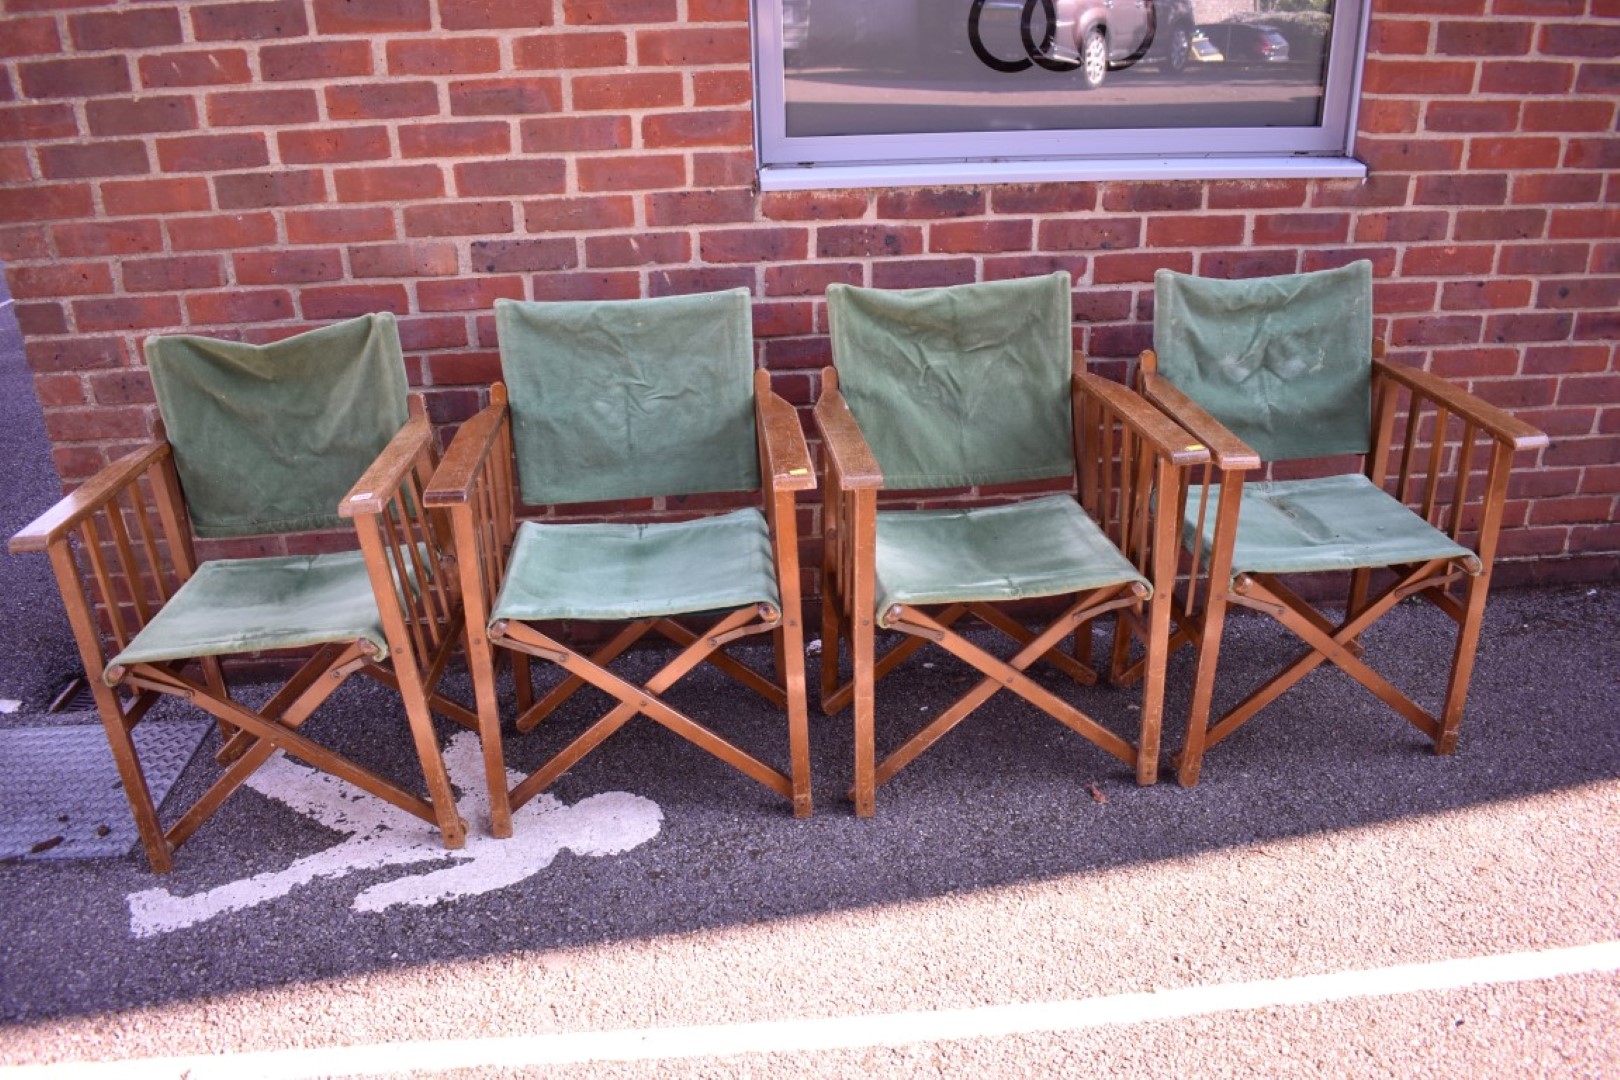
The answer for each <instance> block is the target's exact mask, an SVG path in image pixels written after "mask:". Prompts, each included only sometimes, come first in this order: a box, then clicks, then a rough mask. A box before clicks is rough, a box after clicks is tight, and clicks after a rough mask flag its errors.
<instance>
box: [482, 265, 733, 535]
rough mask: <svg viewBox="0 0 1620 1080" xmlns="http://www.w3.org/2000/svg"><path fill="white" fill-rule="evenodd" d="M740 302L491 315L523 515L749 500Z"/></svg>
mask: <svg viewBox="0 0 1620 1080" xmlns="http://www.w3.org/2000/svg"><path fill="white" fill-rule="evenodd" d="M751 320H752V315H751V313H750V307H749V293H748V290H747V289H731V290H728V291H726V292H718V293H705V294H700V295H696V296H671V297H660V298H655V299H650V300H604V301H579V302H568V303H529V302H522V301H516V300H497V301H496V302H495V325H496V329H497V332H498V334H499V336H500V348H501V372H502V375H503V377H504V378H505V380H506V387H507V391H508V393H509V395H510V407H511V410H512V438H513V443H514V445H515V447H516V454H517V463H518V480H519V486H520V488H521V490H522V493H523V500H524V502H527V503H530V504H533V505H546V504H551V503H560V502H597V501H601V500H606V499H632V498H644V497H649V496H656V495H676V494H695V493H698V492H707V491H752V490H755V489H757V488H758V487H759V457H758V450H757V447H756V444H755V439H754V384H753V367H754V355H753V353H754V342H753V327H752V321H751Z"/></svg>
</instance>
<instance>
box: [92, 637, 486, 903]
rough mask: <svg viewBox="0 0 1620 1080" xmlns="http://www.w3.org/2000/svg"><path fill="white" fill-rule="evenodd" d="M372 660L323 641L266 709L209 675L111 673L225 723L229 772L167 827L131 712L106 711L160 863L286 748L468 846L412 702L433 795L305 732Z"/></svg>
mask: <svg viewBox="0 0 1620 1080" xmlns="http://www.w3.org/2000/svg"><path fill="white" fill-rule="evenodd" d="M371 664H372V657H371V655H370V654H369V653H368V652H367V651H366V650H365V648H364V647H363V646H362V645H361V644H360V643H359V642H352V643H348V644H333V645H325V646H322V647H321V648H320V649H318V650H317V651H316V653H315V655H314V656H313V657H311V658H310V659H309V660H308V661H306V662H305V663H304V665H303V666H302V667H300V668H299V670H298V672H297V673H296V674H295V675H294V676H293V677H292V678H291V679H290V680H288V682H287V683H286V684H285V685H283V686H282V688H281V689H280V690H278V691H277V692H276V694H275V695H274V696H273V697H272V698H271V699H270V700H269V701H268V702H267V703H266V704H265V706H264V707H263V708H262V709H260V710H259V711H258V712H254V711H252V710H250V709H247V708H245V707H244V706H242V705H239V704H238V703H236V702H235V701H232V700H231V699H230V698H229V697H228V696H226V694H225V693H224V692H223V686H220V687H215V686H213V685H211V684H212V682H213V679H212V677H211V676H208V675H205V678H206V679H207V682H208V683H209V684H210V685H204V684H199V683H195V682H191V681H190V680H188V679H186V678H184V677H182V676H181V675H179V674H178V673H176V672H175V671H173V670H170V669H169V668H168V667H167V666H162V665H156V664H135V665H133V666H132V667H130V668H129V669H128V670H126V671H116V670H115V671H114V672H113V674H114V675H115V676H116V677H118V681H119V682H120V683H121V684H122V685H127V686H130V687H132V688H134V689H137V690H140V691H143V692H151V693H157V694H166V695H169V696H172V697H177V698H180V699H182V700H185V701H189V702H190V703H191V704H193V705H195V706H197V707H198V708H200V709H202V710H204V711H205V712H207V713H209V714H210V715H211V716H213V717H214V718H215V719H216V720H217V721H219V724H220V729H221V731H222V732H224V733H226V736H227V737H226V742H225V746H224V747H223V748H222V749H221V751H220V754H219V758H220V759H221V760H222V761H223V762H224V763H225V771H224V772H223V773H222V774H221V775H220V777H219V779H217V780H215V781H214V783H213V784H212V785H210V786H209V788H208V790H207V791H205V792H204V793H203V794H202V796H201V797H199V798H198V799H197V801H196V802H195V803H193V804H192V805H191V807H190V808H189V809H187V810H186V811H185V812H184V813H182V814H181V816H180V818H179V819H178V820H177V821H176V822H175V823H174V825H172V826H170V827H169V829H167V830H166V831H165V830H164V829H163V828H162V825H161V824H160V822H159V820H158V816H157V808H156V807H155V806H154V805H153V803H152V798H151V793H150V791H149V790H148V789H147V786H146V783H145V780H144V774H143V773H142V772H141V767H140V762H139V758H138V756H137V755H136V751H135V745H134V741H133V739H132V738H131V737H130V731H131V729H130V727H129V726H128V725H126V723H125V722H124V720H123V718H114V719H110V720H109V719H108V718H107V717H106V716H105V715H104V716H103V721H104V726H105V727H106V729H107V735H108V739H109V742H110V743H111V745H112V751H113V757H114V759H115V760H116V762H117V764H118V768H119V772H120V774H121V775H122V776H123V777H124V779H125V784H124V786H125V790H126V791H127V792H129V793H130V804H131V807H132V808H133V810H134V814H135V823H136V828H137V830H138V831H139V832H140V835H141V841H142V844H143V845H144V846H145V848H146V850H147V853H148V855H149V856H150V857H151V859H152V864H153V869H154V870H156V871H157V872H159V873H162V872H164V871H166V870H167V869H169V868H170V867H171V866H172V859H171V856H172V853H173V852H174V850H175V849H176V848H178V847H179V846H180V845H181V844H183V843H185V841H186V840H187V839H189V838H190V837H191V835H192V834H193V833H195V832H196V831H197V829H198V828H199V827H200V826H201V825H202V824H203V823H204V822H205V821H207V820H208V819H209V818H210V817H211V816H213V814H214V812H215V811H216V810H218V809H219V807H220V806H221V805H222V804H223V803H224V802H225V800H226V799H227V798H229V797H230V796H231V794H232V793H234V792H235V791H236V790H237V789H238V788H239V787H241V786H242V784H243V783H244V782H246V780H247V778H248V777H249V776H251V775H253V773H254V772H255V771H256V770H257V769H258V768H259V767H260V766H261V765H263V764H264V763H265V762H266V761H268V760H270V758H271V756H272V755H274V754H275V752H276V751H277V750H283V751H286V752H287V753H288V754H290V755H292V756H293V757H296V758H298V759H300V760H302V761H304V762H305V763H307V764H309V765H311V766H313V767H315V768H317V769H320V770H322V771H323V772H327V773H330V774H332V775H334V776H337V777H339V778H340V779H343V780H347V781H348V782H349V783H351V784H354V785H355V786H357V787H359V788H361V789H363V790H365V791H368V792H370V793H371V794H373V795H376V796H377V797H378V798H381V799H383V800H385V801H386V802H388V803H391V804H392V805H394V806H397V807H399V808H400V809H401V810H404V811H406V812H407V813H409V814H413V815H415V816H416V817H418V818H421V819H422V820H423V821H426V822H428V823H429V824H431V825H435V826H437V827H438V829H439V830H440V832H441V833H442V834H443V836H444V842H445V846H446V847H449V848H459V847H461V846H462V844H464V843H465V842H466V835H467V829H466V824H465V823H464V822H463V821H462V820H461V818H460V816H459V815H458V814H457V812H456V806H455V799H454V797H453V796H452V793H451V790H450V778H449V774H448V773H447V772H446V771H445V767H444V759H443V758H442V757H441V756H440V753H439V748H438V742H437V739H436V738H435V736H434V733H433V729H432V721H431V719H430V718H429V717H428V715H427V712H426V710H425V709H419V708H417V707H415V706H412V705H411V704H409V703H407V707H406V712H407V716H408V718H409V722H410V726H411V734H412V737H413V739H414V740H415V743H416V749H417V756H418V758H419V759H420V761H421V765H422V771H423V774H424V777H425V779H426V782H427V788H428V793H429V795H430V796H431V799H423V798H422V797H421V796H418V795H415V794H413V793H411V792H409V791H407V790H405V789H404V788H402V787H400V786H399V785H398V784H395V783H394V782H393V781H391V780H388V779H387V778H385V777H383V776H380V775H378V774H377V773H375V772H373V771H371V770H370V769H367V768H365V767H364V766H362V765H359V764H356V763H355V762H353V761H350V760H349V759H348V758H345V757H343V756H342V755H340V754H338V753H336V752H335V751H332V750H329V749H327V748H326V747H324V746H322V745H321V744H320V743H317V742H315V741H314V740H312V739H309V738H308V737H306V736H304V735H302V734H300V733H299V731H298V729H299V728H301V727H302V726H303V724H304V722H305V721H307V720H308V719H309V718H310V716H311V715H313V713H314V712H315V710H316V709H318V708H320V706H321V705H322V704H323V703H324V702H325V701H326V699H327V698H329V697H331V696H332V694H333V693H334V692H335V691H336V690H337V688H338V687H339V686H341V685H343V683H344V682H345V681H347V679H348V678H349V676H351V675H353V674H354V673H356V672H357V671H360V670H362V669H364V668H366V667H367V666H369V665H371ZM115 707H116V706H115ZM132 776H134V777H138V778H139V780H138V782H136V783H131V782H130V780H131V777H132ZM137 793H138V794H137ZM160 864H161V865H160Z"/></svg>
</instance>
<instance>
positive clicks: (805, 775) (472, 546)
mask: <svg viewBox="0 0 1620 1080" xmlns="http://www.w3.org/2000/svg"><path fill="white" fill-rule="evenodd" d="M754 395H755V396H754V415H755V425H756V430H757V432H758V452H759V462H760V477H761V487H762V489H763V497H764V498H763V501H764V513H765V517H766V521H767V523H768V524H769V527H770V536H771V551H772V554H773V556H774V558H775V563H776V570H777V578H778V582H779V587H780V592H781V609H780V610H776V609H773V608H772V607H770V606H769V605H766V604H761V605H757V606H754V607H747V608H742V609H739V610H737V611H734V612H732V613H731V614H729V615H726V616H725V617H724V618H722V619H720V620H719V622H717V623H716V624H715V625H713V626H712V627H710V628H709V629H708V630H707V631H705V632H703V633H696V632H694V631H692V630H690V629H688V628H687V627H686V626H683V625H682V624H681V623H679V622H677V621H675V619H673V618H653V619H638V620H633V621H630V622H627V623H626V624H625V626H624V627H623V629H621V630H620V632H619V633H617V634H616V635H614V637H613V638H612V639H611V640H609V641H608V642H607V643H606V644H604V645H602V646H600V647H598V648H597V649H595V650H594V651H592V652H591V653H590V654H589V655H585V654H582V653H579V652H577V651H575V650H574V649H573V648H571V647H569V646H568V645H566V644H565V643H563V642H561V641H558V640H557V639H556V638H555V637H553V636H551V635H549V634H547V633H545V632H543V631H541V630H539V629H537V628H536V627H534V626H532V625H529V624H526V623H521V622H516V621H510V620H500V621H498V622H496V623H494V624H493V625H490V621H489V618H490V612H491V610H492V609H493V605H494V601H495V596H496V594H497V593H498V592H499V591H500V586H501V582H502V581H503V580H504V579H505V576H506V569H507V560H508V558H509V556H510V554H511V549H512V543H513V540H514V539H515V537H516V535H517V526H518V520H517V515H516V508H517V505H518V503H517V495H516V485H515V477H516V472H515V468H514V463H513V447H512V421H511V412H510V409H509V407H508V404H507V392H506V387H505V385H504V384H502V383H496V384H495V385H494V386H493V387H492V388H491V391H490V404H489V406H488V407H487V408H485V409H484V410H483V411H482V412H480V413H479V414H478V415H477V416H475V417H473V418H472V419H471V420H469V421H468V422H467V423H466V424H465V425H464V426H463V427H462V429H461V430H460V431H459V432H457V434H456V438H455V440H454V441H453V442H452V444H451V446H450V449H449V450H448V451H447V452H446V454H445V459H444V463H443V464H442V465H441V466H440V468H439V471H438V473H437V475H436V476H435V477H434V481H433V483H432V485H431V486H430V487H429V489H428V491H427V495H426V498H427V502H428V505H429V506H433V507H440V508H444V509H446V510H448V511H449V513H450V516H451V520H452V522H453V527H454V531H455V538H456V550H457V552H458V553H459V557H460V566H461V576H462V594H463V596H464V597H465V600H466V607H467V626H468V633H467V637H468V660H469V666H470V668H471V669H472V676H473V687H474V693H475V694H476V697H477V704H478V722H479V731H480V735H481V738H482V742H483V748H484V768H485V773H486V779H487V782H488V784H489V792H490V829H491V831H492V833H493V834H494V835H495V836H497V837H506V836H510V835H511V834H512V812H513V811H514V810H516V809H517V808H518V807H520V806H522V805H523V804H524V803H525V802H527V801H528V800H529V799H531V798H533V797H534V796H535V795H536V794H538V793H539V792H541V791H544V790H545V789H546V788H547V787H549V786H550V785H551V784H552V783H553V782H555V781H556V780H557V778H558V777H560V776H562V775H563V773H565V772H567V771H568V770H569V769H570V768H572V767H573V766H574V765H575V764H576V763H577V762H578V761H579V760H580V759H581V758H583V757H584V756H585V755H586V754H588V753H589V752H590V751H591V750H593V749H595V748H596V747H597V746H598V745H600V744H601V743H602V742H603V740H605V739H606V738H607V737H608V736H610V735H611V734H613V733H614V732H615V731H617V730H618V729H619V728H621V727H623V726H624V725H625V724H626V723H628V722H629V721H630V720H631V719H632V718H633V717H635V716H636V715H637V714H644V715H646V716H647V717H649V718H650V719H652V720H654V721H655V722H657V723H659V724H662V725H663V726H664V727H666V728H668V729H669V730H671V731H673V732H674V733H675V734H677V735H679V736H681V737H682V738H684V739H686V740H688V741H689V742H691V743H693V744H694V745H696V746H699V747H701V748H702V749H704V750H706V751H708V752H709V753H710V754H712V755H714V756H715V757H717V758H719V759H720V760H721V761H724V762H726V763H727V764H729V765H731V766H732V767H734V768H736V769H737V770H739V771H740V772H742V773H743V774H744V775H746V776H749V777H751V778H753V779H754V780H757V781H758V782H759V783H761V784H763V785H765V786H766V787H768V788H770V789H771V790H772V791H775V792H776V793H777V794H779V795H781V796H783V797H784V798H787V799H789V800H790V801H791V802H792V804H793V813H794V816H795V817H805V816H808V815H809V814H810V811H811V796H810V736H809V724H808V716H807V708H806V704H805V684H804V625H803V621H802V619H801V616H800V600H799V592H800V584H799V539H798V519H797V516H796V504H795V496H796V495H797V493H798V492H800V491H804V490H808V489H810V488H813V487H814V486H815V482H816V481H815V474H814V472H813V471H812V469H811V462H810V457H809V452H808V450H807V449H806V448H805V443H804V434H803V430H802V429H801V428H800V425H799V419H798V414H797V413H796V412H795V411H794V409H793V406H791V405H789V404H788V403H787V402H786V401H785V400H783V399H782V398H781V397H779V396H777V395H776V394H775V393H774V392H772V390H771V388H770V376H769V374H768V373H766V372H765V371H763V370H756V371H755V372H754ZM651 632H656V633H657V634H659V635H660V636H662V637H664V638H666V639H667V640H669V641H670V642H672V643H674V644H675V645H678V646H680V647H681V651H680V652H679V653H678V654H677V655H676V656H675V658H674V659H673V660H671V661H669V662H668V663H667V664H665V665H664V666H663V667H662V668H661V669H660V670H659V671H658V672H657V673H656V674H655V675H653V677H652V678H650V679H649V680H648V681H647V682H646V683H645V684H644V685H640V686H638V685H636V684H634V683H632V682H629V681H627V680H625V679H623V678H621V677H620V676H618V675H616V674H614V673H613V672H612V671H611V670H609V668H608V665H609V664H611V663H612V662H613V661H614V660H615V659H617V658H618V657H619V656H621V655H622V654H623V653H624V652H625V650H627V649H629V648H630V647H631V646H632V645H634V644H635V643H636V642H637V641H639V640H641V639H642V638H643V637H644V636H646V635H647V634H648V633H651ZM767 633H768V634H771V635H772V645H773V649H774V659H775V673H776V678H775V681H773V680H772V679H770V678H767V677H766V676H764V675H762V674H760V673H759V672H757V671H755V670H754V669H752V668H750V667H748V666H747V665H745V664H742V663H741V662H739V661H737V660H736V659H735V658H733V657H731V656H728V655H727V654H725V653H724V652H722V651H721V650H722V649H723V648H724V646H726V645H727V644H729V643H731V642H733V641H736V640H738V639H740V638H744V637H748V636H751V635H755V634H767ZM497 647H499V648H500V649H501V650H502V651H503V654H504V655H506V656H509V657H510V659H511V661H512V668H513V677H514V681H515V684H516V693H517V707H518V717H517V721H516V728H517V730H518V731H520V732H527V731H531V730H533V728H534V727H535V726H536V725H537V724H538V723H539V722H540V721H541V720H543V719H544V718H545V717H547V716H549V715H550V714H551V713H552V712H554V711H555V710H556V709H557V708H558V706H560V705H561V704H562V703H563V702H564V701H566V700H568V698H569V697H571V696H572V695H573V694H574V693H575V692H576V691H578V690H579V689H581V688H582V687H583V686H585V685H586V684H589V685H592V686H595V687H597V688H598V689H600V690H602V691H604V692H606V693H607V694H609V695H611V696H612V697H614V698H617V699H618V701H619V704H618V705H617V706H616V707H614V708H613V709H611V710H610V711H608V712H607V713H606V714H604V715H603V716H602V717H601V718H600V719H599V720H597V721H596V722H595V723H593V724H592V725H591V726H590V727H589V728H588V729H587V730H586V731H585V732H584V733H582V734H581V735H579V736H577V737H576V738H575V739H574V740H573V741H572V742H571V743H569V745H568V746H566V747H564V748H563V749H562V750H561V751H559V752H558V753H557V754H555V755H553V756H552V757H551V759H550V760H548V761H546V762H545V763H544V764H542V765H541V766H540V767H539V768H538V769H536V770H535V771H534V772H533V773H531V774H530V775H529V776H528V777H526V778H525V779H524V780H522V781H520V782H519V783H518V784H517V785H515V786H514V787H512V788H511V789H510V790H509V789H508V788H507V777H506V761H505V751H504V748H503V745H502V738H501V728H500V711H499V706H498V704H497V702H496V695H495V655H496V654H495V649H496V648H497ZM531 657H534V658H538V659H541V660H545V661H548V662H550V663H553V664H556V665H557V666H558V667H560V668H562V669H563V671H564V672H565V677H564V678H563V680H562V681H561V682H560V683H559V684H558V685H556V686H555V687H553V688H552V689H551V690H549V691H548V692H547V693H546V694H545V695H544V696H543V697H541V698H540V699H539V700H538V701H536V700H535V699H534V694H533V684H532V682H531V675H530V666H529V660H530V658H531ZM705 661H708V662H709V663H712V664H713V665H714V666H715V667H717V668H719V669H720V670H721V671H724V672H725V673H726V674H728V675H730V676H731V677H732V678H733V679H735V680H736V681H738V682H740V683H742V684H743V685H744V686H747V687H748V688H749V689H751V690H753V691H755V692H756V693H758V694H759V695H760V696H762V697H764V698H765V699H766V700H767V701H769V702H770V703H771V704H772V705H774V706H776V707H777V708H780V709H784V710H785V711H786V713H787V717H788V744H789V762H790V763H789V769H790V774H784V773H783V772H781V771H780V770H778V769H776V768H774V767H772V766H770V765H767V764H766V763H765V762H763V761H761V760H759V759H758V758H756V757H754V756H753V755H751V754H749V753H747V752H746V751H744V750H742V749H741V748H740V747H737V746H735V745H733V744H732V743H730V742H728V741H727V740H726V739H724V738H722V737H721V736H720V735H718V734H716V733H715V732H714V731H711V730H710V729H709V728H707V727H705V726H703V725H702V724H700V723H698V722H697V721H696V720H694V719H692V718H691V717H690V716H688V715H686V714H685V713H684V712H682V711H681V710H679V709H677V708H675V707H674V706H672V705H670V704H668V703H667V702H665V701H664V700H663V697H662V695H663V694H664V693H666V692H667V691H668V690H669V688H670V687H671V686H673V685H674V684H675V683H676V682H677V681H678V680H679V679H681V678H682V677H683V676H685V675H686V674H687V673H688V672H690V671H691V670H692V669H693V668H695V667H697V666H698V665H699V664H701V663H703V662H705Z"/></svg>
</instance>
